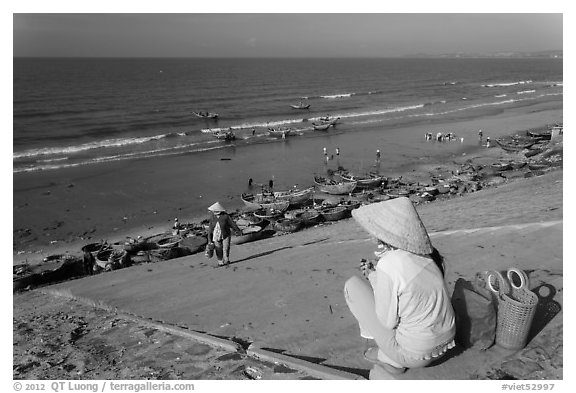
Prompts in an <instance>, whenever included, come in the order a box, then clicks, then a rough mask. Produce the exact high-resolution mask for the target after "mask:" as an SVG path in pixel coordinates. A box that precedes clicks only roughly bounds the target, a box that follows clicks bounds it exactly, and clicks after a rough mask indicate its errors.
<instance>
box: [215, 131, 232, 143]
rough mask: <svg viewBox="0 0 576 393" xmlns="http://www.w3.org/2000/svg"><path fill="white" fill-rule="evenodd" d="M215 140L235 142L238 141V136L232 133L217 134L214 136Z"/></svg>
mask: <svg viewBox="0 0 576 393" xmlns="http://www.w3.org/2000/svg"><path fill="white" fill-rule="evenodd" d="M212 135H213V136H214V138H216V139H220V140H221V141H233V140H235V139H236V135H234V133H233V132H232V131H228V132H215V133H214V134H212Z"/></svg>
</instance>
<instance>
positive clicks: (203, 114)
mask: <svg viewBox="0 0 576 393" xmlns="http://www.w3.org/2000/svg"><path fill="white" fill-rule="evenodd" d="M192 113H194V114H195V115H196V116H197V117H201V118H203V119H217V118H218V113H212V112H202V111H200V112H192Z"/></svg>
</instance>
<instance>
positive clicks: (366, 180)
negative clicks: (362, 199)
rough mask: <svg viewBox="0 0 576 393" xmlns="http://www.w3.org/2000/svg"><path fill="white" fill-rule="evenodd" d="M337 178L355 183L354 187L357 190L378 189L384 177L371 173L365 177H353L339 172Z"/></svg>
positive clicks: (347, 173)
mask: <svg viewBox="0 0 576 393" xmlns="http://www.w3.org/2000/svg"><path fill="white" fill-rule="evenodd" d="M338 176H340V177H341V178H342V180H344V181H348V182H350V181H355V182H356V183H357V184H356V187H358V188H372V187H378V186H379V185H380V184H382V181H383V180H384V176H380V175H376V174H373V173H369V174H366V175H353V174H351V173H349V172H339V173H338Z"/></svg>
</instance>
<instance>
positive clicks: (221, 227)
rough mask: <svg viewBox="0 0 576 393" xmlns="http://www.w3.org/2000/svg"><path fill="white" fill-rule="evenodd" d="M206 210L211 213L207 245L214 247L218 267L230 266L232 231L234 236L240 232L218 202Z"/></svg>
mask: <svg viewBox="0 0 576 393" xmlns="http://www.w3.org/2000/svg"><path fill="white" fill-rule="evenodd" d="M208 210H210V211H211V212H212V213H213V215H212V217H211V218H210V224H209V226H208V243H209V244H213V245H214V251H216V258H217V259H218V266H225V265H228V264H230V240H231V238H232V231H234V232H235V233H236V234H238V233H241V231H240V228H238V226H237V225H236V223H235V222H234V221H232V219H231V218H230V216H229V215H228V213H226V209H224V207H223V206H222V205H221V204H220V202H216V203H214V204H213V205H212V206H210V207H209V208H208Z"/></svg>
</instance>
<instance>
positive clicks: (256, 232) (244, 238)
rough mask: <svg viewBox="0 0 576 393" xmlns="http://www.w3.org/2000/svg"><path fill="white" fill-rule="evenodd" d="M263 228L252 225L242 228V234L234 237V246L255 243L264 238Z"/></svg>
mask: <svg viewBox="0 0 576 393" xmlns="http://www.w3.org/2000/svg"><path fill="white" fill-rule="evenodd" d="M262 233H263V231H262V227H260V226H257V225H251V226H247V227H244V228H242V234H241V235H240V236H232V239H231V242H232V244H244V243H249V242H253V241H255V240H258V239H260V238H261V237H262Z"/></svg>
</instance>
